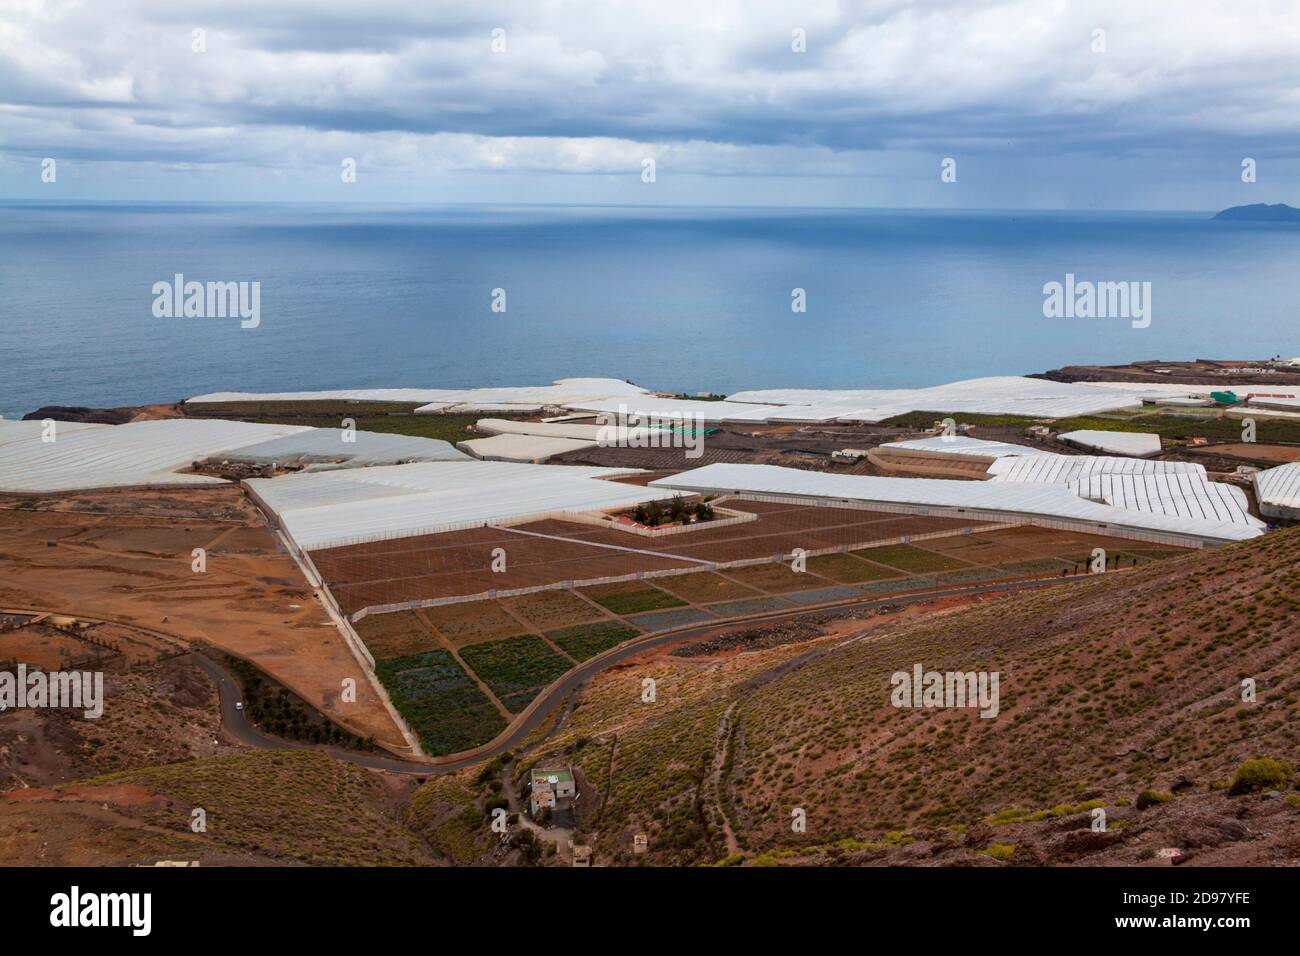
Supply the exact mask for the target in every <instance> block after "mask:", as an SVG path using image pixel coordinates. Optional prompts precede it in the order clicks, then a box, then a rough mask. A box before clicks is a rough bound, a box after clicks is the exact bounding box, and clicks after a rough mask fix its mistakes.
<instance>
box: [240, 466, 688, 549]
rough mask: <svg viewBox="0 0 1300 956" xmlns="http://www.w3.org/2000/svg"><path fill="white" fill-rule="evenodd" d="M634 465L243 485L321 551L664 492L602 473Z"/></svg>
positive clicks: (428, 471) (395, 473) (367, 474)
mask: <svg viewBox="0 0 1300 956" xmlns="http://www.w3.org/2000/svg"><path fill="white" fill-rule="evenodd" d="M634 471H635V469H626V468H589V467H577V466H572V467H571V466H564V465H529V464H515V463H511V462H489V461H472V460H471V461H460V462H428V463H424V464H414V465H394V466H391V467H377V468H360V469H352V470H348V471H332V472H325V473H322V474H299V475H286V476H283V477H279V478H253V479H249V480H247V481H245V482H244V484H245V486H246V487H247V488H249V490H250V491H251V492H252V493H253V494H255V495H256V496H257V497H258V498H259V499H260V500H261V501H262V503H263V504H264V505H265V506H266V507H267V508H268V509H269V510H270V511H272V512H273V513H274V514H275V515H276V516H277V517H278V519H279V521H280V523H281V525H282V526H283V527H284V529H285V531H286V532H287V533H288V535H289V536H290V538H292V539H293V541H294V542H295V543H296V544H297V546H298V547H299V548H301V549H303V550H320V549H323V548H332V547H340V546H343V545H348V544H359V543H362V542H366V541H379V540H385V539H388V538H401V537H409V536H413V535H422V534H435V533H438V532H442V531H454V530H459V529H463V528H471V527H479V526H481V525H484V524H488V523H492V522H500V521H506V520H522V519H525V518H529V517H534V516H541V515H544V514H553V513H564V512H581V511H591V510H593V509H604V508H615V507H625V506H631V505H634V504H637V503H638V502H642V501H650V500H653V499H655V498H663V497H664V493H663V492H662V491H658V490H656V489H653V488H645V487H643V486H640V485H631V484H625V483H622V482H614V481H603V480H601V479H602V478H609V477H614V476H616V475H625V474H631V473H633V472H634Z"/></svg>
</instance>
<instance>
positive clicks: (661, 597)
mask: <svg viewBox="0 0 1300 956" xmlns="http://www.w3.org/2000/svg"><path fill="white" fill-rule="evenodd" d="M633 587H635V586H633ZM583 593H584V594H586V595H587V596H588V597H589V598H591V599H592V600H593V601H595V602H596V603H597V604H599V605H600V606H601V607H603V608H607V609H608V610H610V611H612V612H614V613H615V614H639V613H641V612H642V611H661V610H663V609H664V608H669V607H684V606H685V604H686V602H685V601H683V600H682V599H681V598H677V597H674V596H673V595H671V594H669V593H668V592H667V591H661V590H659V589H658V588H648V587H641V588H635V589H629V590H612V589H610V590H606V589H605V588H599V587H597V588H587V589H585V590H584V592H583Z"/></svg>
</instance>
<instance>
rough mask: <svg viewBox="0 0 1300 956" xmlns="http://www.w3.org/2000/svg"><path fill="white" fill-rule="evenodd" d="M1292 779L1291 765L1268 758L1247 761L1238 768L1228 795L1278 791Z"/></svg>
mask: <svg viewBox="0 0 1300 956" xmlns="http://www.w3.org/2000/svg"><path fill="white" fill-rule="evenodd" d="M1290 779H1291V765H1290V764H1287V763H1283V762H1282V761H1281V760H1269V759H1268V758H1267V757H1261V758H1259V759H1257V760H1247V761H1246V762H1245V763H1243V764H1242V765H1241V766H1240V767H1238V768H1237V774H1236V776H1235V777H1233V778H1232V786H1231V787H1230V788H1229V789H1228V793H1230V794H1232V795H1233V796H1237V795H1238V794H1242V793H1249V792H1251V791H1252V790H1277V789H1280V788H1281V787H1283V786H1285V785H1286V782H1287V781H1288V780H1290Z"/></svg>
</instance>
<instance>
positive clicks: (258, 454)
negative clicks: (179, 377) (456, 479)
mask: <svg viewBox="0 0 1300 956" xmlns="http://www.w3.org/2000/svg"><path fill="white" fill-rule="evenodd" d="M349 434H350V435H351V439H352V440H351V441H347V440H345V438H346V437H347V436H348V435H349ZM215 457H216V458H218V459H221V458H226V459H229V460H233V461H248V462H256V463H272V462H279V463H281V464H283V463H285V462H292V461H307V462H311V464H308V465H307V466H306V469H305V470H306V471H328V470H330V469H334V468H363V467H367V466H372V465H396V464H402V463H406V462H413V461H464V460H465V457H466V456H465V455H464V454H463V453H462V452H459V451H457V450H456V449H455V448H453V447H452V446H451V445H450V444H449V443H447V442H445V441H440V440H438V439H436V438H418V437H414V436H411V435H391V434H387V433H384V432H367V431H357V432H351V433H349V432H346V431H344V430H342V429H338V428H309V429H307V430H306V431H300V432H297V433H295V434H292V435H285V436H283V437H281V438H273V439H271V440H270V441H265V442H259V443H258V444H256V445H247V446H245V447H243V448H239V449H235V450H233V451H226V452H224V453H223V454H221V455H218V456H215Z"/></svg>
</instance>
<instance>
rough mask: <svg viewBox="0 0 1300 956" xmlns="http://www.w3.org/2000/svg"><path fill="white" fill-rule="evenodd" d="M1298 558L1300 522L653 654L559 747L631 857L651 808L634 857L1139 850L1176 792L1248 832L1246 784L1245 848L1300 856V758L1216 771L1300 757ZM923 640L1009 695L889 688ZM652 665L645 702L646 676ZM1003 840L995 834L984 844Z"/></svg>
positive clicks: (592, 699)
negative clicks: (902, 700) (1246, 777)
mask: <svg viewBox="0 0 1300 956" xmlns="http://www.w3.org/2000/svg"><path fill="white" fill-rule="evenodd" d="M1298 559H1300V529H1296V530H1291V531H1286V532H1281V533H1278V534H1275V535H1271V536H1269V537H1267V538H1265V539H1261V540H1259V541H1255V542H1251V543H1248V544H1243V545H1238V546H1233V547H1227V548H1222V549H1218V550H1215V551H1209V552H1205V553H1201V554H1194V555H1189V556H1186V557H1183V558H1178V559H1174V560H1170V561H1167V562H1163V563H1161V564H1158V565H1153V566H1149V567H1146V568H1142V569H1140V570H1136V571H1126V572H1123V573H1120V574H1109V575H1099V576H1098V577H1097V578H1096V579H1095V580H1092V581H1089V582H1084V583H1082V584H1080V585H1078V586H1074V587H1071V588H1070V589H1069V590H1068V591H1065V590H1047V591H1040V592H1035V593H1029V594H1024V595H1020V596H1015V597H1009V598H1005V599H998V600H995V601H988V602H985V603H982V604H980V605H978V606H976V607H973V608H969V609H965V610H961V611H956V612H952V613H948V614H942V615H937V616H929V617H925V618H913V619H909V620H903V621H897V622H892V623H887V624H884V625H881V626H877V627H870V626H868V627H867V628H866V629H865V632H864V633H863V634H862V635H861V636H859V637H856V638H849V639H847V640H845V639H843V638H839V637H835V638H829V639H822V640H819V641H817V642H814V643H813V644H812V645H811V646H810V645H808V644H802V645H786V646H780V647H775V648H772V649H769V650H762V651H757V652H753V653H742V654H739V655H722V656H716V657H708V656H704V657H690V658H683V657H680V656H673V655H670V654H666V653H665V654H659V655H656V656H652V657H646V658H643V659H640V660H639V661H638V662H636V663H635V664H632V665H629V666H628V667H625V668H623V669H621V670H619V671H616V672H611V673H609V674H606V675H604V676H603V677H601V678H599V679H597V680H596V681H594V682H593V684H592V685H591V687H590V688H589V689H588V691H587V692H586V693H585V695H584V696H583V698H582V700H581V701H580V702H579V705H578V707H577V708H576V709H575V711H574V715H573V720H572V722H571V723H570V725H569V726H568V727H567V728H566V729H565V731H564V733H563V734H562V735H561V736H559V737H557V738H556V739H555V740H554V741H553V742H552V743H551V744H550V745H549V746H550V750H549V753H548V754H547V755H546V758H545V759H548V760H561V759H567V760H571V761H572V762H574V763H575V764H577V765H578V766H579V767H580V768H581V769H582V771H583V773H584V776H585V777H586V778H587V779H588V780H589V781H591V784H592V786H593V787H594V788H595V790H596V791H597V792H592V793H588V794H585V795H584V797H583V799H582V801H580V803H581V804H582V813H581V815H580V825H581V827H582V829H583V830H584V831H585V835H586V837H587V838H588V839H590V840H591V841H592V842H593V844H594V845H595V846H596V848H597V853H598V855H599V856H601V857H603V858H604V859H605V860H607V861H612V862H617V861H620V860H628V861H630V860H631V859H633V858H632V856H631V845H632V835H633V834H635V833H641V832H644V833H646V834H647V835H648V838H649V844H650V851H649V853H648V854H647V855H646V856H644V857H641V858H640V859H644V860H647V861H650V862H660V863H669V862H673V863H700V862H709V861H715V862H716V861H719V860H723V859H727V858H730V859H731V861H733V862H735V861H738V860H762V861H764V862H771V861H774V860H781V859H792V860H800V859H804V860H815V859H823V858H825V855H826V853H828V852H829V850H828V848H833V847H835V846H837V845H839V847H840V849H839V850H837V851H836V853H837V854H838V855H840V856H845V855H846V854H849V855H851V854H853V853H856V854H858V857H861V858H862V859H863V860H864V861H865V860H867V859H879V860H881V861H884V862H905V861H907V860H908V859H909V857H908V856H907V853H912V854H915V853H916V852H917V851H916V850H915V849H913V850H910V851H908V850H906V849H905V848H906V847H907V846H909V845H911V844H915V843H919V842H921V841H922V837H925V836H928V837H929V838H931V840H932V842H934V843H935V845H939V846H946V845H949V844H950V849H951V850H952V854H953V857H954V860H959V859H965V860H969V858H970V857H971V856H972V855H977V856H978V858H979V860H980V861H981V862H990V861H991V860H993V859H994V858H995V857H996V856H998V855H1001V856H1003V857H1006V858H1008V859H1011V860H1012V861H1013V862H1014V861H1015V860H1017V859H1019V860H1023V861H1026V862H1049V863H1050V862H1136V861H1138V860H1139V859H1148V858H1154V859H1166V858H1167V857H1165V856H1152V857H1148V856H1146V855H1144V854H1146V853H1147V852H1148V851H1149V852H1150V853H1151V854H1154V853H1155V850H1153V849H1152V848H1151V847H1146V846H1143V847H1137V846H1136V844H1134V846H1133V847H1132V849H1133V852H1132V853H1129V854H1128V858H1126V855H1125V854H1126V853H1127V851H1128V848H1129V847H1128V844H1129V841H1131V840H1137V838H1138V835H1139V834H1140V833H1143V832H1147V831H1151V830H1152V828H1153V826H1154V824H1153V823H1150V822H1149V823H1148V824H1146V825H1144V826H1139V825H1138V823H1139V821H1140V820H1142V819H1145V820H1147V821H1157V820H1161V819H1165V818H1169V819H1170V820H1172V821H1173V822H1170V823H1169V824H1168V825H1167V826H1164V827H1163V828H1161V827H1155V828H1154V832H1155V836H1154V837H1153V838H1154V839H1157V842H1159V841H1164V843H1162V845H1161V846H1160V847H1159V848H1158V849H1165V848H1166V845H1167V844H1168V841H1170V840H1173V841H1177V840H1179V839H1180V837H1179V836H1178V833H1179V829H1178V825H1176V824H1177V819H1176V817H1177V814H1178V813H1179V812H1180V811H1179V808H1180V807H1182V808H1186V813H1187V814H1189V816H1188V819H1187V820H1185V821H1184V824H1185V826H1184V829H1185V830H1195V831H1198V832H1199V831H1205V833H1222V832H1224V827H1226V832H1229V833H1240V831H1239V830H1238V829H1237V827H1236V825H1235V824H1231V825H1229V824H1225V825H1224V827H1220V826H1219V823H1218V822H1216V821H1222V820H1224V819H1232V820H1238V822H1241V820H1240V819H1239V818H1240V817H1241V816H1242V815H1245V816H1247V817H1249V816H1250V815H1251V814H1252V813H1254V812H1255V811H1254V810H1252V807H1253V806H1254V805H1255V804H1259V805H1260V806H1263V807H1265V808H1266V811H1267V812H1264V811H1261V813H1263V817H1261V819H1263V818H1264V817H1267V818H1268V819H1270V820H1273V816H1276V817H1277V819H1276V820H1273V822H1272V823H1270V824H1269V825H1268V826H1267V827H1265V826H1262V825H1259V826H1255V825H1252V824H1250V823H1245V824H1244V825H1245V826H1246V828H1247V831H1248V832H1249V833H1250V834H1251V837H1250V839H1251V841H1252V842H1253V849H1252V851H1251V854H1250V856H1251V861H1252V862H1272V861H1275V860H1276V859H1290V860H1292V861H1294V860H1295V859H1297V858H1300V806H1297V805H1296V804H1297V803H1300V800H1298V799H1297V795H1296V794H1295V792H1294V790H1293V789H1291V788H1292V787H1293V786H1294V779H1295V778H1294V777H1291V778H1290V779H1287V780H1283V781H1281V782H1279V783H1277V784H1275V785H1273V786H1272V787H1271V788H1270V789H1273V790H1276V791H1277V795H1276V796H1274V797H1269V796H1264V795H1251V794H1245V795H1241V796H1229V795H1228V794H1227V792H1226V787H1227V786H1228V784H1229V782H1230V781H1231V779H1232V777H1233V775H1234V772H1235V771H1236V769H1237V768H1238V767H1239V766H1240V765H1241V764H1242V763H1243V762H1245V761H1246V760H1248V759H1252V758H1270V759H1276V760H1280V761H1283V762H1286V763H1288V764H1290V766H1291V767H1292V768H1294V767H1296V766H1297V765H1300V759H1298V758H1300V743H1298V738H1297V729H1296V720H1295V718H1296V716H1297V697H1300V625H1298V624H1297V620H1298V618H1297V611H1300V587H1298V585H1300V563H1298ZM917 663H920V664H921V665H922V666H923V667H924V669H925V670H927V671H929V670H934V671H941V672H946V671H986V672H993V671H996V672H998V674H999V686H1000V709H999V713H998V715H997V716H996V717H995V718H992V719H985V718H981V717H980V716H979V715H978V713H977V712H975V711H974V710H972V709H956V708H899V707H895V706H893V704H892V703H891V690H892V687H891V683H890V676H891V674H892V673H893V672H895V671H909V672H910V671H911V670H912V668H913V666H914V665H915V664H917ZM646 678H650V679H653V680H654V681H655V685H654V686H655V689H656V702H655V703H646V702H643V701H642V699H641V688H642V686H643V682H644V681H645V679H646ZM1246 679H1250V680H1253V681H1254V682H1255V688H1256V698H1255V701H1254V702H1245V701H1243V687H1242V681H1243V680H1246ZM1147 790H1149V791H1152V792H1154V793H1156V794H1159V795H1160V796H1161V797H1162V798H1163V797H1164V796H1165V795H1167V794H1172V795H1173V798H1172V799H1170V800H1167V801H1154V802H1153V801H1152V799H1151V798H1148V799H1147V800H1145V801H1144V802H1148V803H1152V806H1151V807H1150V808H1149V809H1146V810H1143V811H1142V812H1141V814H1140V815H1139V821H1132V822H1129V823H1128V824H1125V825H1122V826H1119V827H1118V828H1115V829H1113V830H1112V831H1111V832H1109V833H1106V834H1101V835H1100V837H1099V838H1098V840H1097V842H1096V845H1092V844H1089V850H1088V852H1087V853H1077V852H1065V851H1061V852H1057V853H1054V852H1052V850H1051V847H1052V845H1053V843H1052V840H1051V839H1049V837H1052V835H1053V834H1056V835H1057V836H1059V829H1060V827H1062V826H1066V827H1077V826H1079V825H1080V824H1081V825H1082V826H1083V828H1084V830H1085V831H1086V832H1085V833H1084V836H1083V841H1082V842H1084V843H1087V842H1088V841H1090V840H1093V839H1094V838H1093V837H1092V836H1090V835H1089V834H1090V833H1091V831H1090V830H1089V829H1088V826H1089V819H1088V814H1089V812H1090V810H1091V809H1092V808H1093V807H1094V806H1101V807H1102V808H1103V809H1107V810H1108V812H1109V814H1110V816H1111V818H1112V819H1113V820H1114V821H1116V822H1118V821H1120V820H1121V819H1123V818H1124V816H1125V815H1126V814H1128V813H1130V812H1133V813H1137V811H1136V810H1135V809H1132V808H1135V807H1136V803H1137V800H1138V797H1139V795H1140V794H1141V793H1142V792H1143V791H1147ZM796 810H802V811H803V813H804V814H805V815H806V829H805V830H804V831H803V832H796V831H795V830H794V829H793V826H792V824H793V823H794V822H795V821H794V816H793V814H794V811H796ZM1171 815H1172V816H1171ZM1207 820H1208V821H1211V822H1206V821H1207ZM1062 821H1064V822H1062ZM1198 821H1199V822H1198ZM987 826H991V827H992V828H993V830H994V831H998V830H999V828H1002V831H1001V833H999V832H994V833H993V834H992V835H987V834H984V831H983V830H981V829H979V828H981V827H987ZM1054 828H1055V829H1054ZM971 832H974V834H975V835H974V836H973V837H972V841H973V842H972V844H970V845H967V844H966V843H965V840H966V837H967V835H968V834H970V833H971ZM1171 833H1172V835H1171ZM1205 833H1202V834H1201V836H1200V837H1190V838H1189V837H1187V836H1186V834H1184V835H1183V837H1181V839H1182V840H1183V843H1184V844H1185V845H1183V846H1182V847H1178V844H1177V842H1175V843H1174V844H1173V846H1172V848H1180V849H1182V850H1184V851H1190V850H1192V849H1196V850H1197V851H1198V854H1199V857H1198V858H1201V859H1205V860H1207V861H1209V862H1218V861H1219V858H1218V857H1216V853H1215V852H1210V851H1216V852H1221V853H1223V854H1227V853H1228V850H1226V849H1224V850H1219V849H1218V848H1217V847H1215V846H1213V845H1211V844H1214V842H1215V841H1214V839H1212V838H1211V837H1209V836H1206V835H1205ZM1036 834H1037V836H1036ZM1243 839H1244V838H1243V837H1240V836H1239V837H1238V839H1236V840H1229V839H1228V838H1226V837H1224V838H1222V839H1220V840H1219V842H1220V843H1222V844H1225V845H1226V844H1233V845H1236V844H1238V843H1241V842H1242V840H1243ZM945 841H947V842H946V843H945ZM999 841H1004V842H999ZM1106 841H1110V842H1106ZM1261 841H1262V842H1261ZM981 842H982V843H983V844H985V845H984V846H981ZM1193 843H1195V844H1197V845H1196V846H1192V845H1190V844H1193ZM993 844H997V845H999V846H1001V847H1003V849H999V850H994V851H993V856H990V855H989V854H988V853H985V854H979V853H978V851H979V850H981V849H984V850H987V848H988V846H990V845H993ZM1037 844H1041V847H1037V848H1035V847H1036V845H1037ZM1012 846H1017V847H1018V849H1016V850H1012V849H1009V848H1010V847H1012ZM929 852H930V851H929V850H927V851H926V854H927V855H926V856H925V859H927V860H930V859H932V857H931V856H930V855H928V854H929ZM943 852H944V851H943V850H940V851H937V856H938V857H939V859H938V862H945V860H943V859H942V855H943ZM1235 852H1237V853H1238V854H1239V855H1240V852H1241V851H1240V850H1238V851H1235ZM1016 853H1019V856H1018V857H1016V856H1015V855H1014V854H1016ZM1097 854H1101V855H1100V856H1097ZM1185 855H1187V856H1191V854H1190V853H1187V854H1185ZM1229 860H1230V858H1229ZM1229 860H1224V862H1228V861H1229Z"/></svg>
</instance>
